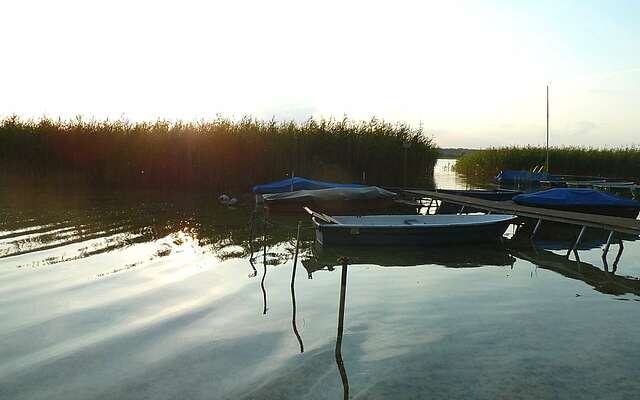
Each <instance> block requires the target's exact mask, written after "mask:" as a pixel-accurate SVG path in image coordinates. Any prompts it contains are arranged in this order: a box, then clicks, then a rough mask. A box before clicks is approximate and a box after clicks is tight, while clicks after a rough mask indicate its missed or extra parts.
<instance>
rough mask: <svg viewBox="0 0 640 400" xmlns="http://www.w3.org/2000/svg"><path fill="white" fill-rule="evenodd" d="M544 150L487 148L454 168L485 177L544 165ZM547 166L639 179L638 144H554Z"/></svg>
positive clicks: (553, 169)
mask: <svg viewBox="0 0 640 400" xmlns="http://www.w3.org/2000/svg"><path fill="white" fill-rule="evenodd" d="M545 154H546V151H545V148H544V147H532V146H528V147H501V148H490V149H486V150H481V151H478V152H475V153H469V154H465V155H464V156H463V157H462V158H460V159H459V160H458V162H457V164H456V167H455V168H456V171H458V172H460V173H462V174H464V175H467V176H469V177H472V178H473V177H475V178H488V177H491V176H495V175H496V174H497V173H498V172H500V171H501V170H507V169H514V170H531V169H532V168H533V167H534V166H536V165H538V166H540V165H544V162H545ZM549 170H550V172H551V173H553V174H568V175H569V174H570V175H587V176H606V177H612V178H625V179H635V180H640V148H638V147H621V148H613V149H600V148H587V147H553V148H550V149H549Z"/></svg>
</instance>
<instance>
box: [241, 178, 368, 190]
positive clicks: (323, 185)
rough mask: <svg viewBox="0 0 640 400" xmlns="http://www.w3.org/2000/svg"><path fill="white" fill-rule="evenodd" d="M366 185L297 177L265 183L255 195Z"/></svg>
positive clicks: (258, 187) (255, 188) (259, 186)
mask: <svg viewBox="0 0 640 400" xmlns="http://www.w3.org/2000/svg"><path fill="white" fill-rule="evenodd" d="M365 186H366V185H358V184H355V183H332V182H322V181H314V180H313V179H307V178H302V177H299V176H296V177H294V178H288V179H283V180H281V181H278V182H271V183H265V184H262V185H256V186H254V187H253V193H256V194H263V193H284V192H292V191H296V190H317V189H331V188H359V187H365Z"/></svg>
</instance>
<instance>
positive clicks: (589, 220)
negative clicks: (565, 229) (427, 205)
mask: <svg viewBox="0 0 640 400" xmlns="http://www.w3.org/2000/svg"><path fill="white" fill-rule="evenodd" d="M404 192H405V193H408V194H411V195H418V196H422V197H429V198H433V199H438V200H443V201H446V202H449V203H454V204H460V205H463V206H469V207H473V208H477V209H481V210H485V211H492V212H500V213H504V214H513V215H517V216H519V217H527V218H536V219H543V220H545V221H553V222H561V223H565V224H572V225H581V226H588V227H591V228H598V229H604V230H609V231H611V230H614V231H616V232H623V233H629V234H632V235H640V221H639V220H637V219H631V218H622V217H611V216H608V215H597V214H585V213H579V212H572V211H561V210H552V209H548V208H538V207H528V206H522V205H519V204H516V203H514V202H513V201H491V200H483V199H476V198H473V197H466V196H458V195H453V194H446V193H439V192H433V191H429V190H405V191H404Z"/></svg>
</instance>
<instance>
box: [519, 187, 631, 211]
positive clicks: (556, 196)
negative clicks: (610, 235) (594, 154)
mask: <svg viewBox="0 0 640 400" xmlns="http://www.w3.org/2000/svg"><path fill="white" fill-rule="evenodd" d="M513 201H514V202H516V203H517V204H521V205H524V206H531V207H541V208H551V209H554V210H563V211H573V212H581V213H587V214H599V215H610V216H615V217H626V218H637V216H638V213H639V212H640V201H637V200H631V199H626V198H624V197H619V196H614V195H611V194H608V193H603V192H599V191H597V190H593V189H572V188H566V189H565V188H553V189H549V190H544V191H541V192H535V193H529V194H521V195H518V196H515V197H514V198H513Z"/></svg>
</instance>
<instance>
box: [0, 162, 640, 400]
mask: <svg viewBox="0 0 640 400" xmlns="http://www.w3.org/2000/svg"><path fill="white" fill-rule="evenodd" d="M450 164H451V161H446V160H440V162H439V163H438V165H437V168H436V173H435V181H436V183H437V184H438V185H439V186H441V187H450V188H456V187H462V188H464V187H466V183H465V181H464V179H462V178H461V177H458V176H456V175H455V173H453V172H452V171H451V169H450V168H449V167H450ZM158 198H162V200H158ZM249 209H250V207H246V208H243V207H240V208H238V209H235V210H230V209H227V208H224V207H221V206H218V205H217V204H216V201H215V197H213V196H202V195H198V196H195V195H187V194H183V195H181V194H171V195H168V194H163V195H159V194H157V193H156V194H149V193H135V194H132V193H78V192H74V193H67V192H63V191H59V192H52V191H50V190H48V191H44V190H39V189H37V188H33V189H29V190H26V189H24V188H23V189H19V190H18V189H12V190H6V189H5V190H4V191H1V192H0V257H1V258H0V398H1V399H65V400H67V399H285V398H286V399H339V398H343V397H344V395H345V393H348V396H349V398H353V399H418V398H431V399H604V398H606V399H632V398H637V397H638V393H640V382H639V379H640V378H638V377H639V376H640V363H639V362H638V361H639V360H640V337H639V336H638V332H639V331H640V302H639V301H640V296H639V294H640V282H639V281H638V277H640V265H638V264H639V263H638V261H639V260H640V244H638V242H631V241H625V242H624V245H625V247H624V252H623V254H622V256H621V258H620V260H619V263H618V264H617V266H616V267H614V266H613V259H614V258H615V255H616V252H617V250H618V246H617V245H612V249H611V251H610V254H609V261H608V264H607V270H608V271H605V266H604V264H603V261H602V260H601V254H602V250H601V249H602V241H601V240H598V239H597V238H596V239H593V240H588V241H586V242H585V244H584V245H583V246H582V247H581V250H580V251H579V257H580V262H577V261H576V260H575V257H574V256H572V257H571V258H570V259H569V260H568V259H566V258H565V257H564V254H565V252H566V248H567V247H566V246H567V244H568V243H569V242H568V240H567V241H549V240H546V241H543V242H538V243H537V245H536V246H535V247H533V246H531V245H527V244H524V245H523V244H522V243H521V244H519V245H513V246H512V245H510V244H507V245H505V246H504V247H495V246H494V247H489V248H487V247H483V246H474V247H469V246H465V247H457V248H455V247H454V248H441V249H428V248H423V249H415V248H414V249H402V248H391V249H385V248H376V249H370V250H365V251H363V250H357V249H338V250H331V249H324V250H318V249H316V248H314V247H313V240H312V239H313V231H312V230H311V229H310V228H309V226H310V221H308V220H307V219H306V218H302V229H301V232H302V234H301V236H302V238H303V241H302V243H301V246H300V255H299V258H298V261H297V263H296V267H295V269H294V268H293V266H294V253H295V233H296V224H297V218H285V219H282V218H280V219H274V220H273V223H270V224H268V225H267V227H266V239H265V238H264V237H263V232H264V231H263V228H264V225H263V224H262V223H261V222H260V223H258V224H256V228H255V229H254V236H255V237H256V240H254V241H253V242H251V241H250V236H251V233H250V231H251V229H249V221H250V212H249ZM251 243H253V245H252V244H251ZM265 243H266V251H265V247H264V246H263V244H265ZM508 243H509V242H508ZM252 255H253V257H252ZM341 255H348V256H349V258H350V263H351V264H350V265H349V267H347V268H346V269H343V268H342V267H341V266H340V263H339V262H338V261H337V259H338V257H339V256H341ZM292 282H293V289H294V290H293V291H292ZM341 293H342V294H343V300H344V301H343V302H342V303H341V301H340V300H341Z"/></svg>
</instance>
